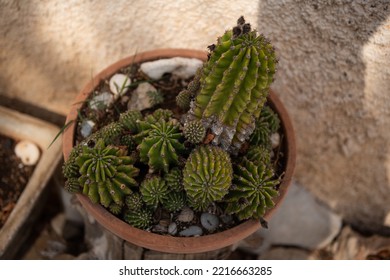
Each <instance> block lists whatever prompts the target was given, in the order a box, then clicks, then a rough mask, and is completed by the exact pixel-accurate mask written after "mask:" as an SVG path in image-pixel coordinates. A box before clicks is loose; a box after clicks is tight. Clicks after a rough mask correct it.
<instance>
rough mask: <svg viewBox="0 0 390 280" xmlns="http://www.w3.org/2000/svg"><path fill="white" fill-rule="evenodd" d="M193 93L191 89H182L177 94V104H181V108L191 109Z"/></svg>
mask: <svg viewBox="0 0 390 280" xmlns="http://www.w3.org/2000/svg"><path fill="white" fill-rule="evenodd" d="M191 98H192V97H191V93H190V91H189V90H186V89H185V90H182V91H181V92H179V94H178V95H177V96H176V104H177V106H179V108H181V109H183V110H185V111H187V110H188V109H190V104H191Z"/></svg>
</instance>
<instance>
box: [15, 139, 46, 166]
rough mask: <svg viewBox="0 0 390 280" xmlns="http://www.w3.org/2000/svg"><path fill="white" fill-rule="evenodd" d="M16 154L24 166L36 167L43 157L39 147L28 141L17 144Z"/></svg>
mask: <svg viewBox="0 0 390 280" xmlns="http://www.w3.org/2000/svg"><path fill="white" fill-rule="evenodd" d="M14 152H15V154H16V156H17V157H18V158H20V160H21V161H22V163H23V164H24V165H35V164H36V163H37V162H38V160H39V157H40V155H41V152H40V151H39V148H38V147H37V145H35V144H34V143H32V142H30V141H28V140H22V141H20V142H19V143H17V144H16V146H15V150H14Z"/></svg>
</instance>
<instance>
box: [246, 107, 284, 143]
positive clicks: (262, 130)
mask: <svg viewBox="0 0 390 280" xmlns="http://www.w3.org/2000/svg"><path fill="white" fill-rule="evenodd" d="M279 127H280V120H279V117H278V116H277V115H276V114H275V112H274V111H273V110H272V109H271V108H269V107H268V106H265V107H264V108H263V110H262V111H261V113H260V116H259V118H258V119H257V120H256V122H255V130H254V131H253V133H252V135H251V137H250V142H251V144H252V145H263V146H266V147H271V134H272V133H274V132H276V131H277V130H278V129H279Z"/></svg>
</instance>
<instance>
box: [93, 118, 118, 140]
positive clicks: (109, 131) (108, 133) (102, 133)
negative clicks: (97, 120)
mask: <svg viewBox="0 0 390 280" xmlns="http://www.w3.org/2000/svg"><path fill="white" fill-rule="evenodd" d="M122 132H123V126H122V125H121V123H119V122H112V123H110V124H108V125H106V126H104V127H102V128H101V129H100V130H99V131H98V132H97V135H96V136H97V137H98V139H103V140H104V143H105V144H106V145H110V144H113V143H114V141H115V140H116V139H117V138H118V137H119V136H120V135H121V134H122Z"/></svg>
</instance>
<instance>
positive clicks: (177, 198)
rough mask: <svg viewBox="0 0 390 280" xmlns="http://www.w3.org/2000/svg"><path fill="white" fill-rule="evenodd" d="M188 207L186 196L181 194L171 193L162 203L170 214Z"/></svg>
mask: <svg viewBox="0 0 390 280" xmlns="http://www.w3.org/2000/svg"><path fill="white" fill-rule="evenodd" d="M185 205H186V194H185V192H184V191H181V192H170V193H168V195H167V196H166V198H165V199H164V200H163V202H162V206H163V207H164V208H165V209H167V210H168V211H170V212H176V211H179V210H180V209H182V208H183V207H184V206H185Z"/></svg>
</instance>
